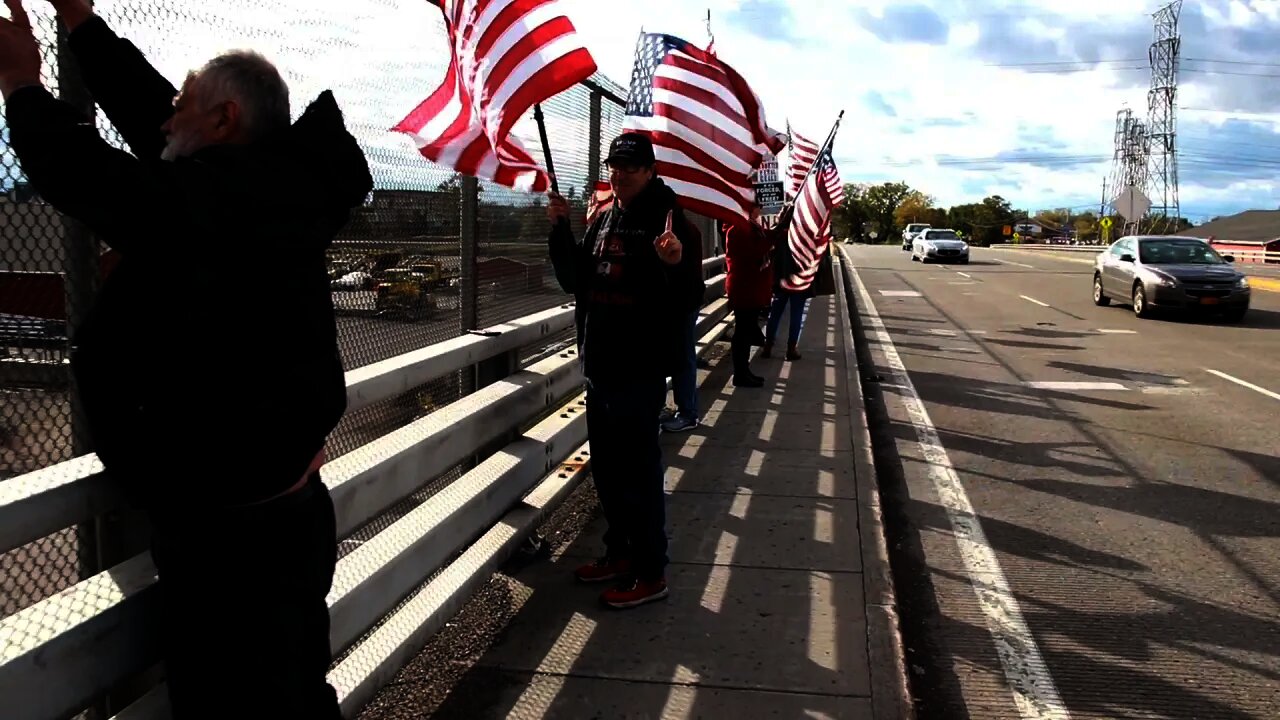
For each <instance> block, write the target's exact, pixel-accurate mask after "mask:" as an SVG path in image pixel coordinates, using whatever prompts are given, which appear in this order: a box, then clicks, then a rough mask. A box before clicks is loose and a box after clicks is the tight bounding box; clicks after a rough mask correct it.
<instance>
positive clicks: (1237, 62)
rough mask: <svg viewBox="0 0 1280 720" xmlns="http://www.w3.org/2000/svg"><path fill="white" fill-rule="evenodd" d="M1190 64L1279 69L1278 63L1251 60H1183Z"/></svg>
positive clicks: (1190, 58) (1191, 58)
mask: <svg viewBox="0 0 1280 720" xmlns="http://www.w3.org/2000/svg"><path fill="white" fill-rule="evenodd" d="M1183 60H1188V61H1191V62H1203V63H1221V64H1223V65H1252V66H1257V67H1280V63H1269V62H1254V61H1252V60H1214V59H1213V58H1193V57H1189V58H1183Z"/></svg>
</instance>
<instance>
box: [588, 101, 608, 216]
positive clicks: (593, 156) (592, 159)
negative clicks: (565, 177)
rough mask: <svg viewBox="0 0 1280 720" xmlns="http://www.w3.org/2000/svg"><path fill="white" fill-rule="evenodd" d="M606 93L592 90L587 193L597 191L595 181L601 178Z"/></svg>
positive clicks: (589, 194)
mask: <svg viewBox="0 0 1280 720" xmlns="http://www.w3.org/2000/svg"><path fill="white" fill-rule="evenodd" d="M603 99H604V95H603V94H602V93H601V92H600V91H599V90H592V91H591V121H590V124H589V125H588V130H587V183H588V184H587V188H586V193H585V194H586V195H587V196H588V197H590V196H591V194H592V193H594V192H595V187H594V185H595V183H596V181H598V180H599V179H600V125H601V117H600V116H601V113H603V112H604V110H603V108H602V107H601V100H603Z"/></svg>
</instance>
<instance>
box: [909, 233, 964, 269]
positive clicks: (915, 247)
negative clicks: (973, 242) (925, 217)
mask: <svg viewBox="0 0 1280 720" xmlns="http://www.w3.org/2000/svg"><path fill="white" fill-rule="evenodd" d="M911 259H912V260H919V261H920V262H929V261H930V260H937V261H938V262H949V263H957V264H959V265H968V264H969V243H966V242H965V241H963V240H961V239H960V236H959V235H957V234H956V231H955V230H947V229H943V228H929V229H928V230H923V231H921V232H920V234H919V235H917V236H916V239H915V240H913V241H912V243H911Z"/></svg>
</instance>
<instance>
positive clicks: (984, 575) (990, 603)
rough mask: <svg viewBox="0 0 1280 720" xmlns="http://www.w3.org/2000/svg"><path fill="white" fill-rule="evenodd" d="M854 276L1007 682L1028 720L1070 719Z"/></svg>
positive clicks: (942, 450)
mask: <svg viewBox="0 0 1280 720" xmlns="http://www.w3.org/2000/svg"><path fill="white" fill-rule="evenodd" d="M850 272H851V274H852V275H853V281H854V282H855V283H856V284H857V286H858V295H859V297H860V298H861V299H862V304H863V312H864V313H866V315H867V321H868V323H869V324H870V325H871V329H872V331H873V334H874V335H875V337H876V341H877V342H878V343H880V350H881V352H883V353H884V357H885V362H886V363H887V364H888V366H889V369H890V371H891V372H892V373H893V375H894V376H896V377H895V378H894V381H895V382H896V384H897V385H898V386H899V387H900V388H901V393H900V394H899V398H901V400H902V404H903V405H904V406H905V408H906V410H907V414H908V415H909V416H910V418H911V424H912V426H913V427H914V428H915V432H916V442H917V444H918V445H919V447H920V452H921V455H922V457H924V459H925V461H926V462H927V463H928V465H927V467H928V468H929V471H928V472H929V479H930V480H932V481H933V486H934V488H935V490H936V491H937V493H938V498H939V500H940V501H941V502H942V505H943V507H944V508H946V511H947V518H948V520H950V522H951V532H952V535H954V536H955V539H956V546H957V547H958V548H959V551H960V558H961V560H962V561H963V562H964V567H965V571H966V573H967V574H968V575H969V582H970V583H971V584H972V586H973V592H974V594H975V595H977V597H978V605H979V607H981V608H982V613H983V615H984V616H986V621H987V629H988V630H989V631H990V632H991V637H992V640H993V641H994V644H995V649H996V654H997V655H999V657H1000V664H1001V665H1002V666H1003V667H1004V674H1005V678H1006V679H1007V680H1008V682H1009V688H1010V689H1011V690H1012V691H1013V700H1014V703H1015V704H1016V705H1017V707H1018V711H1019V713H1020V715H1021V716H1022V717H1023V718H1025V719H1026V720H1068V718H1070V717H1071V715H1070V713H1068V712H1067V707H1066V705H1064V704H1063V702H1062V698H1061V697H1059V695H1058V688H1057V686H1056V685H1055V684H1054V682H1053V678H1052V677H1051V676H1050V675H1049V666H1048V665H1047V664H1046V663H1045V661H1044V657H1043V656H1042V655H1041V654H1040V648H1039V646H1037V645H1036V639H1035V636H1033V635H1032V634H1031V629H1030V628H1028V627H1027V621H1026V619H1025V618H1024V617H1023V616H1022V608H1021V607H1019V605H1018V601H1017V599H1016V598H1015V597H1014V595H1013V591H1012V590H1011V589H1010V588H1009V581H1008V580H1006V579H1005V576H1004V570H1002V569H1001V568H1000V561H999V559H998V558H997V557H996V553H995V551H994V550H992V549H991V544H990V543H988V542H987V536H986V533H984V532H983V531H982V523H981V521H980V520H979V519H978V516H977V514H976V513H975V512H974V510H973V504H972V503H970V502H969V494H968V493H967V492H965V489H964V485H963V484H962V483H961V482H960V476H959V475H957V474H956V470H955V467H954V466H953V465H952V464H951V458H950V457H949V456H948V455H947V450H946V448H944V447H943V446H942V439H941V438H940V437H938V431H937V429H935V428H934V426H933V421H932V420H931V419H930V418H929V411H928V410H926V409H925V406H924V403H923V402H922V401H921V400H920V395H919V394H918V393H917V392H916V388H915V385H914V384H913V383H912V382H911V376H910V375H909V374H908V373H907V368H906V366H905V365H903V363H902V357H901V356H899V355H898V349H897V347H896V346H894V344H893V339H892V338H891V337H890V336H889V332H888V331H887V330H886V329H885V326H884V321H882V320H881V319H880V314H879V313H878V312H877V311H876V306H875V304H874V303H873V302H872V301H871V294H870V293H868V292H867V287H866V286H865V285H863V284H862V277H861V276H860V275H859V274H858V270H857V268H852V267H851V268H850Z"/></svg>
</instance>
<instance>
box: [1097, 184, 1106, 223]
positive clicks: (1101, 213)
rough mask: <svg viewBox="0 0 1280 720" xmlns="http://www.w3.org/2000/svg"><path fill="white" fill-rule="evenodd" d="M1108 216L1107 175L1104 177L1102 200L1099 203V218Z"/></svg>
mask: <svg viewBox="0 0 1280 720" xmlns="http://www.w3.org/2000/svg"><path fill="white" fill-rule="evenodd" d="M1106 216H1107V177H1106V176H1105V175H1104V176H1103V177H1102V200H1101V201H1100V202H1099V203H1098V219H1099V220H1101V219H1102V218H1104V217H1106Z"/></svg>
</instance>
